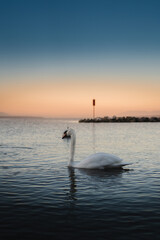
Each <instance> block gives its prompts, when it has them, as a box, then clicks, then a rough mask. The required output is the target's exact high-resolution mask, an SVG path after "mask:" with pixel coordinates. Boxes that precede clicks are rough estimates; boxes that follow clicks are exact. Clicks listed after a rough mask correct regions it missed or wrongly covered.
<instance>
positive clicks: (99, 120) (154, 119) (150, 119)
mask: <svg viewBox="0 0 160 240" xmlns="http://www.w3.org/2000/svg"><path fill="white" fill-rule="evenodd" d="M104 122H105V123H128V122H160V116H157V117H132V116H126V117H116V116H113V117H108V116H106V117H97V118H84V119H80V120H79V123H104Z"/></svg>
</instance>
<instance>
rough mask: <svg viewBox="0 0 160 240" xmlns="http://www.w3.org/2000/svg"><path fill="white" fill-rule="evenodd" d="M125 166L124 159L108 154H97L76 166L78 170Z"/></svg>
mask: <svg viewBox="0 0 160 240" xmlns="http://www.w3.org/2000/svg"><path fill="white" fill-rule="evenodd" d="M121 166H124V164H123V163H122V159H120V158H119V157H116V156H114V155H112V154H108V153H96V154H92V155H90V156H88V157H87V158H85V159H83V160H82V161H81V162H80V163H78V164H76V166H75V167H77V168H87V169H104V168H113V167H121Z"/></svg>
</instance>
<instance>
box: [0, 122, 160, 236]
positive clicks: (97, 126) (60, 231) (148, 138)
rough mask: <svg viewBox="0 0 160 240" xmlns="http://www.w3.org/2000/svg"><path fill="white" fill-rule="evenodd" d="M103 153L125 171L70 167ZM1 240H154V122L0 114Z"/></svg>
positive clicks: (158, 151) (157, 219)
mask: <svg viewBox="0 0 160 240" xmlns="http://www.w3.org/2000/svg"><path fill="white" fill-rule="evenodd" d="M67 126H69V127H72V128H74V129H75V131H76V135H77V143H76V154H75V160H76V161H80V160H81V159H83V158H84V157H85V156H87V155H89V154H92V153H96V152H108V153H112V154H114V155H117V156H119V157H120V158H122V159H124V161H126V162H129V163H132V164H131V165H129V166H126V167H125V168H124V169H125V170H117V171H115V170H114V171H113V170H112V171H105V172H104V171H93V170H90V171H89V170H88V171H84V170H79V169H75V170H73V169H72V170H70V169H68V167H67V162H68V159H69V145H70V140H69V139H63V140H62V139H61V136H62V133H63V131H64V130H65V129H66V128H67ZM0 196H1V197H0V216H1V217H0V235H1V236H0V237H1V239H2V240H4V239H8V238H11V239H35V238H38V239H64V238H65V239H68V238H71V239H98V240H100V239H109V240H110V239H118V240H121V239H122V240H125V239H126V240H128V239H134V240H135V239H138V240H139V239H154V240H155V239H159V234H160V123H78V121H75V120H54V119H29V118H28V119H11V118H1V119H0Z"/></svg>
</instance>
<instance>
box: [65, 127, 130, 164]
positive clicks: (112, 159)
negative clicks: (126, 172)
mask: <svg viewBox="0 0 160 240" xmlns="http://www.w3.org/2000/svg"><path fill="white" fill-rule="evenodd" d="M66 135H67V136H71V152H70V159H69V163H68V167H74V168H83V169H107V168H122V167H123V166H125V165H128V164H127V163H122V159H120V158H119V157H116V156H114V155H112V154H108V153H95V154H92V155H90V156H88V157H87V158H85V159H83V160H82V161H81V162H78V163H74V153H75V144H76V134H75V131H74V130H73V129H71V128H70V129H68V130H67V131H65V132H64V134H63V136H62V138H64V137H66Z"/></svg>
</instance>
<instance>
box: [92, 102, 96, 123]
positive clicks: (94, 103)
mask: <svg viewBox="0 0 160 240" xmlns="http://www.w3.org/2000/svg"><path fill="white" fill-rule="evenodd" d="M95 105H96V100H95V99H93V119H94V118H95Z"/></svg>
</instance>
